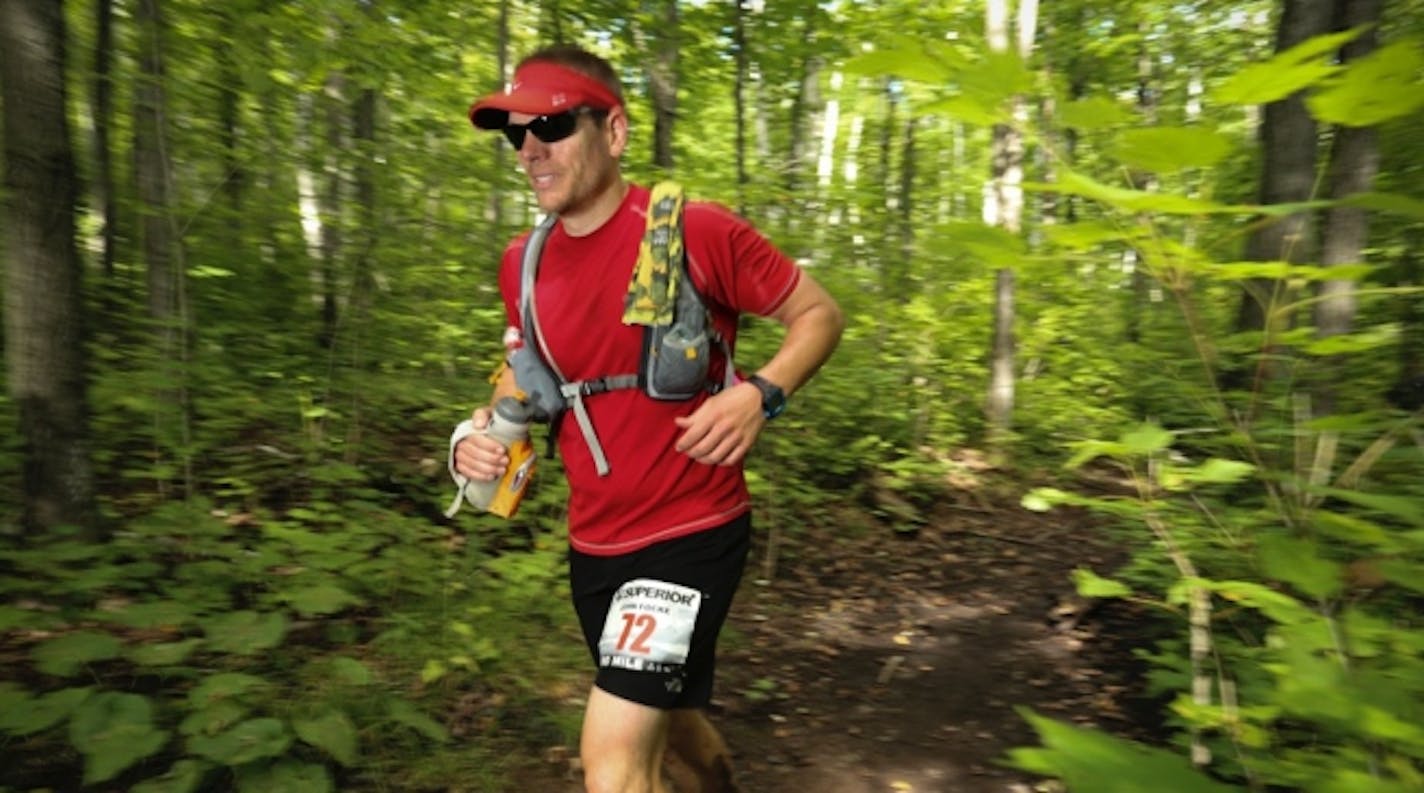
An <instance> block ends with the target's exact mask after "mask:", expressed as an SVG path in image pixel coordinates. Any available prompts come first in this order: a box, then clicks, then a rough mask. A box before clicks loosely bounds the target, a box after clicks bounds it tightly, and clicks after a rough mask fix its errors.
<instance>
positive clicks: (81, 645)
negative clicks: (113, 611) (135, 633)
mask: <svg viewBox="0 0 1424 793" xmlns="http://www.w3.org/2000/svg"><path fill="white" fill-rule="evenodd" d="M122 647H123V642H121V641H119V639H118V637H116V636H114V635H113V634H109V633H99V632H97V631H75V632H74V633H67V634H64V635H63V636H60V637H58V638H54V639H50V640H49V641H47V642H44V643H42V644H40V645H38V646H37V647H35V648H34V649H33V650H31V651H30V657H32V658H34V659H35V668H36V669H38V670H40V671H41V672H44V673H45V674H48V675H55V676H57V677H69V676H70V675H72V674H74V673H76V672H78V671H79V670H81V669H83V668H84V667H85V666H86V665H87V664H90V663H93V662H95V661H107V660H109V659H110V658H115V657H117V656H118V654H119V651H120V649H122Z"/></svg>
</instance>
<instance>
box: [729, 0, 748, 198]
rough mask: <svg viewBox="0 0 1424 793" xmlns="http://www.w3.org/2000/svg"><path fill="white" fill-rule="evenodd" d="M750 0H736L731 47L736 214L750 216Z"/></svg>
mask: <svg viewBox="0 0 1424 793" xmlns="http://www.w3.org/2000/svg"><path fill="white" fill-rule="evenodd" d="M746 3H747V0H734V3H733V9H734V10H733V12H732V13H733V21H732V46H733V48H734V49H735V50H736V64H737V67H736V68H737V73H736V77H735V79H734V82H733V84H732V102H733V105H734V113H735V117H736V126H737V143H736V148H737V152H736V157H737V212H739V213H740V214H742V215H746V214H747V184H748V182H750V181H751V180H750V178H749V177H748V176H747V96H746V91H747V72H748V69H749V66H748V63H747V61H748V58H747V5H746Z"/></svg>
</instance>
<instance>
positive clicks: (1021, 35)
mask: <svg viewBox="0 0 1424 793" xmlns="http://www.w3.org/2000/svg"><path fill="white" fill-rule="evenodd" d="M1009 17H1010V10H1009V0H988V3H987V5H986V6H985V14H984V28H985V38H986V39H987V40H988V43H989V48H990V49H991V50H994V51H996V52H1007V51H1009V46H1010V35H1011V34H1012V36H1013V46H1014V47H1015V49H1016V50H1017V52H1018V54H1019V57H1020V58H1023V59H1024V60H1025V61H1027V60H1028V58H1029V56H1030V55H1032V54H1033V41H1034V36H1035V32H1036V27H1037V24H1038V2H1037V0H1020V3H1019V7H1018V22H1017V25H1015V26H1014V29H1013V30H1012V31H1011V30H1010V22H1009ZM1026 112H1027V111H1026V107H1025V105H1024V103H1023V100H1022V99H1021V98H1015V100H1014V108H1013V113H1014V117H1015V121H1016V122H1020V123H1021V122H1023V121H1024V120H1025V114H1026ZM1023 160H1024V149H1023V137H1022V135H1021V134H1020V133H1019V131H1018V130H1017V129H1016V128H1015V127H1013V126H1010V125H1007V124H998V125H995V127H994V136H993V150H992V152H991V155H990V165H989V168H990V172H989V180H988V181H987V182H986V183H985V187H984V222H985V223H987V224H989V225H991V226H999V227H1001V228H1004V229H1006V230H1007V231H1010V232H1014V233H1018V232H1019V231H1020V229H1021V228H1022V225H1023ZM1015 347H1016V341H1015V339H1014V275H1013V272H1012V271H1011V270H1008V269H1002V270H1000V271H999V272H998V273H997V274H996V276H995V279H994V322H993V337H992V339H991V341H990V349H989V389H988V394H987V397H986V399H985V417H986V418H987V419H988V422H989V432H988V441H989V444H990V445H991V446H995V447H998V446H1002V445H1003V443H1004V442H1005V441H1006V440H1007V437H1008V434H1009V432H1010V429H1011V428H1012V426H1013V413H1014V387H1015V386H1014V356H1015Z"/></svg>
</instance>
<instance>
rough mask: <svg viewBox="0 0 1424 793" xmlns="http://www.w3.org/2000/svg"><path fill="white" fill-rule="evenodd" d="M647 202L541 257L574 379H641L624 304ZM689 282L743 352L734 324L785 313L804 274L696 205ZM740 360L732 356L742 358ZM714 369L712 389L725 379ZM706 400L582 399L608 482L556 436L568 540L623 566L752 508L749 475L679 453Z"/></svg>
mask: <svg viewBox="0 0 1424 793" xmlns="http://www.w3.org/2000/svg"><path fill="white" fill-rule="evenodd" d="M648 196H649V191H648V190H647V188H644V187H639V186H637V185H633V186H632V187H631V189H630V190H629V191H628V195H627V196H626V197H625V198H624V200H623V203H622V205H621V206H619V208H618V211H617V212H616V213H614V215H613V217H611V218H609V220H608V222H607V223H604V224H603V226H601V227H600V228H599V229H598V230H597V231H594V232H593V233H592V234H588V235H586V236H583V237H570V236H569V235H568V234H566V233H564V229H563V225H562V224H555V226H554V229H553V230H552V231H551V232H550V234H549V237H548V239H547V240H546V241H545V243H544V251H543V254H542V255H541V256H540V261H539V274H538V281H537V284H536V285H535V302H536V305H537V306H538V310H539V330H540V332H541V333H542V334H543V339H544V343H545V345H546V346H547V348H548V349H549V350H550V352H551V353H552V357H553V358H554V360H555V361H556V362H557V364H558V366H559V369H560V370H561V371H562V372H563V374H564V376H565V377H568V378H569V379H570V380H584V379H589V378H594V377H602V376H605V375H615V374H628V373H634V372H637V371H638V365H639V363H640V358H641V355H642V346H643V327H642V326H640V325H624V324H623V296H624V295H625V294H626V293H627V290H628V281H629V279H630V278H631V277H632V274H633V264H634V262H635V261H636V259H637V255H638V244H639V242H640V241H641V240H642V238H643V232H644V229H645V227H646V224H647V221H646V213H647V206H648ZM683 227H684V237H685V240H686V243H685V244H686V248H687V254H688V260H687V261H688V271H689V272H690V273H691V275H692V280H693V283H694V284H695V285H696V286H697V289H698V290H699V291H700V293H701V294H702V296H703V300H704V302H706V303H707V305H708V308H709V309H710V310H711V311H712V316H713V322H714V323H715V324H716V327H717V329H718V330H719V331H720V332H721V333H722V334H723V336H724V337H726V339H727V340H728V343H729V344H733V345H735V341H736V332H737V315H738V314H739V313H750V314H758V315H767V314H770V313H771V312H773V311H775V310H776V308H777V307H778V306H780V305H781V303H782V301H784V300H785V299H786V297H787V295H789V294H791V291H792V289H794V288H795V286H796V284H797V282H798V281H799V280H800V277H801V271H800V270H799V269H798V268H797V267H796V265H795V263H793V262H792V261H791V260H790V259H788V258H787V257H786V256H785V255H784V254H782V253H781V252H780V251H778V250H777V249H776V248H775V247H773V246H772V245H771V243H770V242H768V241H767V240H766V238H765V237H763V236H762V235H761V234H760V233H758V232H757V231H756V229H754V228H753V227H752V226H751V224H750V223H748V222H747V221H746V220H744V219H743V218H741V217H739V216H737V215H735V214H733V213H732V212H730V211H728V210H727V209H725V208H723V207H721V206H718V205H716V204H711V203H705V202H696V201H688V202H687V204H686V209H685V211H684V214H683ZM527 238H528V234H527V233H526V234H524V235H521V236H520V237H518V238H517V239H515V240H514V241H513V242H511V243H510V244H509V247H508V248H506V249H505V251H504V259H503V261H502V263H501V265H500V273H499V286H500V291H501V292H502V293H503V295H504V303H505V313H506V315H507V316H508V320H509V324H510V325H511V326H514V327H519V326H520V324H521V321H520V316H519V271H520V261H521V258H522V257H523V255H524V242H525V240H526V239H527ZM734 349H735V347H734ZM720 357H721V356H720V355H714V358H713V370H714V371H713V375H712V376H713V378H715V377H716V376H717V373H718V372H720V371H721V365H720V362H719V361H718V360H717V359H718V358H720ZM706 398H707V397H706V395H702V396H698V397H695V398H693V399H691V400H688V401H685V402H670V401H662V400H656V399H652V398H650V397H648V396H647V395H646V394H644V393H643V392H642V391H641V390H639V389H636V388H630V389H622V390H618V391H609V392H606V393H603V394H596V395H593V396H590V397H586V398H585V399H584V405H585V406H586V407H587V409H588V413H589V417H590V419H591V420H592V423H593V428H594V431H595V432H596V433H597V435H598V440H599V443H600V444H601V445H602V447H603V452H604V454H605V455H606V456H607V458H608V463H609V467H610V469H611V470H610V471H609V473H608V474H607V475H606V476H599V475H598V472H597V471H596V470H595V468H594V462H593V455H592V453H591V451H590V450H589V447H588V444H587V442H586V441H585V440H584V437H583V432H582V431H581V430H580V429H579V426H578V422H577V421H575V420H574V417H573V416H572V415H566V416H565V417H564V420H563V422H562V424H561V425H560V431H559V438H558V443H559V454H560V456H561V457H562V458H563V463H564V470H565V471H566V472H567V475H568V480H569V541H570V543H571V544H572V545H573V547H574V548H575V549H576V550H578V551H581V552H583V553H587V554H593V555H597V556H614V555H617V554H623V553H629V552H631V551H635V550H637V549H639V548H642V547H644V546H647V545H651V544H652V543H655V542H659V541H662V540H669V539H672V538H674V537H681V536H684V535H687V534H691V533H693V532H696V531H701V530H704V529H710V528H712V527H714V526H718V525H721V524H722V523H725V522H726V521H728V520H731V519H732V518H734V517H737V516H738V515H740V514H742V513H744V512H746V511H747V510H748V509H749V508H750V502H749V499H748V495H747V486H746V480H745V479H744V478H743V475H742V467H741V466H740V465H736V466H714V465H704V464H702V463H698V462H696V461H694V460H693V459H692V458H691V457H688V456H687V455H685V454H681V453H679V452H677V451H675V450H674V449H673V444H674V443H675V442H676V440H677V437H678V436H679V435H680V434H681V433H682V430H681V429H680V428H679V427H678V426H677V425H676V424H675V423H674V422H673V419H674V418H675V417H677V416H686V415H688V414H690V413H692V412H693V411H694V410H696V409H697V407H698V406H699V405H701V404H702V402H703V401H704V400H705V399H706Z"/></svg>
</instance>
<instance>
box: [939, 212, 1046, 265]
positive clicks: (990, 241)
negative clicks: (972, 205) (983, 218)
mask: <svg viewBox="0 0 1424 793" xmlns="http://www.w3.org/2000/svg"><path fill="white" fill-rule="evenodd" d="M935 231H936V233H935V237H936V241H937V242H938V244H939V245H940V246H942V247H943V248H944V249H945V250H946V251H950V252H954V253H959V254H962V255H964V256H966V257H970V258H973V259H977V260H978V261H981V262H984V263H985V264H987V265H989V266H991V267H995V268H1013V267H1017V266H1018V265H1020V264H1021V263H1022V262H1023V260H1024V257H1025V256H1026V255H1027V253H1028V249H1027V246H1026V244H1025V243H1024V239H1023V237H1022V236H1021V235H1019V234H1014V233H1012V232H1010V231H1008V230H1006V229H1002V228H999V227H997V226H986V225H984V224H983V223H969V222H965V223H946V224H944V225H942V226H939V227H937V228H936V230H935Z"/></svg>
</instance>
